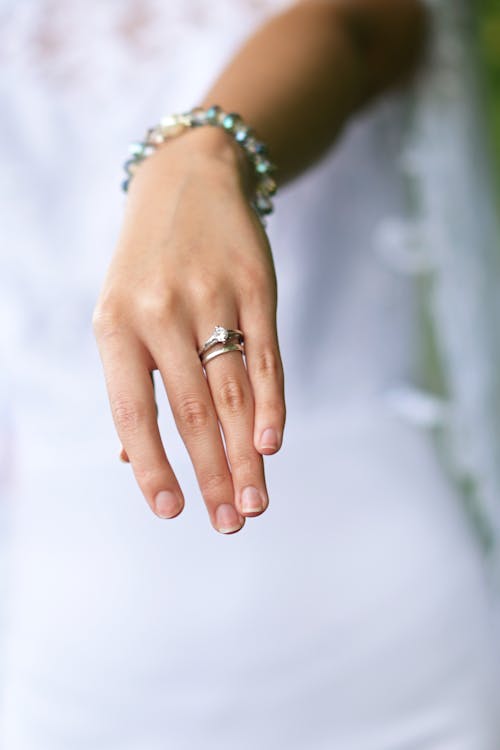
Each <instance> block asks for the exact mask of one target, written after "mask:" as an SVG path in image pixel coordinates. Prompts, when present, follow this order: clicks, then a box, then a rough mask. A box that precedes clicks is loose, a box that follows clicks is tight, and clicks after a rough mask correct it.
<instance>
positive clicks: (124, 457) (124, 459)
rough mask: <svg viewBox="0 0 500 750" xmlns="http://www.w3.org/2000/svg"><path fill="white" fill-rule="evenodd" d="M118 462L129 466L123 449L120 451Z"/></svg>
mask: <svg viewBox="0 0 500 750" xmlns="http://www.w3.org/2000/svg"><path fill="white" fill-rule="evenodd" d="M120 461H122V463H124V464H129V463H130V461H129V458H128V456H127V452H126V450H125V448H122V449H121V451H120Z"/></svg>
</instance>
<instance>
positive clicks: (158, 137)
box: [146, 127, 165, 146]
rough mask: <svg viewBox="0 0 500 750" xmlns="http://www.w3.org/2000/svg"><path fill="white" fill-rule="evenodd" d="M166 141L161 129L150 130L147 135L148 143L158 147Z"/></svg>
mask: <svg viewBox="0 0 500 750" xmlns="http://www.w3.org/2000/svg"><path fill="white" fill-rule="evenodd" d="M164 140H165V138H164V135H163V133H162V131H161V129H160V128H158V127H156V128H149V130H148V132H147V135H146V142H147V143H153V144H155V145H157V146H159V145H160V143H163V141H164Z"/></svg>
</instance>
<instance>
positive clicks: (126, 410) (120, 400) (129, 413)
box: [111, 396, 147, 434]
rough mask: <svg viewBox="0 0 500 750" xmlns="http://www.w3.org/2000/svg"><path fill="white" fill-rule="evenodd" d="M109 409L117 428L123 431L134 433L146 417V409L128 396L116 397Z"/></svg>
mask: <svg viewBox="0 0 500 750" xmlns="http://www.w3.org/2000/svg"><path fill="white" fill-rule="evenodd" d="M111 410H112V414H113V418H114V420H115V424H116V426H117V428H118V430H119V431H121V432H123V433H129V434H130V433H132V434H133V433H136V432H137V431H138V430H139V429H140V428H141V427H142V425H143V424H144V422H145V420H146V418H147V409H146V408H145V407H144V406H143V405H142V404H140V403H137V402H135V401H133V400H132V399H131V398H130V397H128V396H118V397H116V398H115V399H114V400H113V402H112V404H111Z"/></svg>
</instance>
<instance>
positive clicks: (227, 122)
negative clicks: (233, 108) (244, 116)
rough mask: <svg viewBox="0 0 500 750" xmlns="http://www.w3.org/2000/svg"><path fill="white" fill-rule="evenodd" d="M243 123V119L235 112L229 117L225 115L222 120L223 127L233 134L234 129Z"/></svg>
mask: <svg viewBox="0 0 500 750" xmlns="http://www.w3.org/2000/svg"><path fill="white" fill-rule="evenodd" d="M240 122H241V117H240V116H239V115H237V114H236V113H235V112H231V114H229V115H225V116H224V117H223V119H222V122H221V125H222V127H223V128H224V129H225V130H229V132H231V133H232V132H233V130H234V128H235V127H236V126H237V125H239V123H240Z"/></svg>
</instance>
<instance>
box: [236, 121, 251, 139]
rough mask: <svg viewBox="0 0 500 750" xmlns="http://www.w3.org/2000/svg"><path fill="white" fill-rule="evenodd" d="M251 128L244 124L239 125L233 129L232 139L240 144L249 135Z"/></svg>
mask: <svg viewBox="0 0 500 750" xmlns="http://www.w3.org/2000/svg"><path fill="white" fill-rule="evenodd" d="M250 133H251V130H250V128H247V126H246V125H239V126H238V127H236V128H235V129H234V139H235V141H238V143H240V144H242V143H243V142H244V141H245V139H246V138H248V137H249V136H250Z"/></svg>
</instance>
